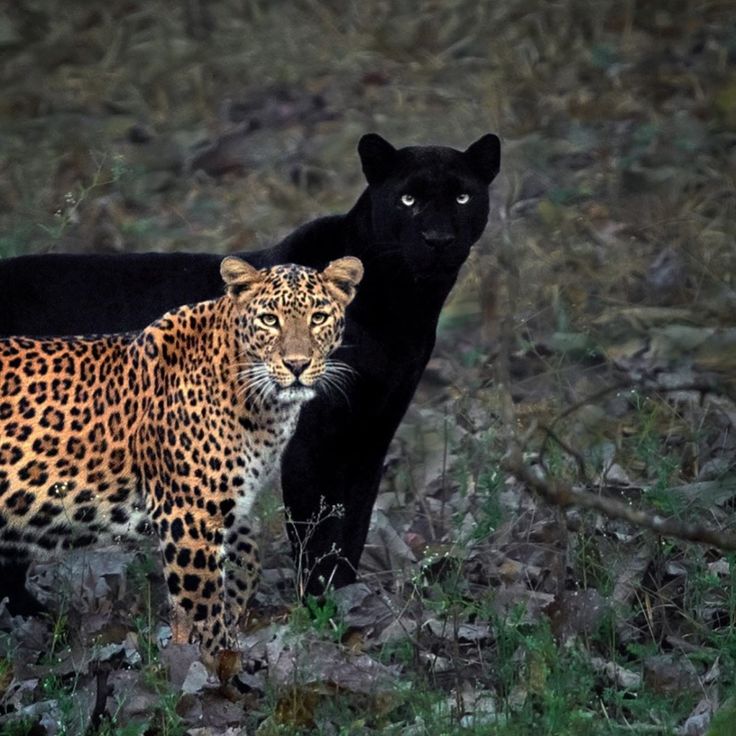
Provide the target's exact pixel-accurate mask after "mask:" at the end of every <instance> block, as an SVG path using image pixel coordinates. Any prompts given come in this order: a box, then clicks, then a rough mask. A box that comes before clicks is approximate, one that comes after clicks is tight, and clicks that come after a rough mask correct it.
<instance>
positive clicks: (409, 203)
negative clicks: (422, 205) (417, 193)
mask: <svg viewBox="0 0 736 736" xmlns="http://www.w3.org/2000/svg"><path fill="white" fill-rule="evenodd" d="M415 202H416V199H414V197H412V196H411V194H402V195H401V204H403V205H404V206H405V207H413V206H414V203H415Z"/></svg>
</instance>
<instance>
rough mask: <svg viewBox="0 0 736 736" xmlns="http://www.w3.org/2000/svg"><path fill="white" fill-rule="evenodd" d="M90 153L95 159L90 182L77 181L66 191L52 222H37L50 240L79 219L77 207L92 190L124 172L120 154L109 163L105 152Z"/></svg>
mask: <svg viewBox="0 0 736 736" xmlns="http://www.w3.org/2000/svg"><path fill="white" fill-rule="evenodd" d="M91 155H92V158H93V159H94V161H95V171H94V173H93V174H92V179H91V180H90V182H89V183H88V184H82V183H78V184H77V185H76V187H75V188H74V189H73V190H71V191H68V192H66V194H65V195H64V203H63V204H62V205H61V206H60V207H59V208H58V209H57V210H56V211H55V212H54V218H55V220H54V222H53V224H51V225H44V224H39V227H40V228H41V230H43V231H44V232H45V233H46V234H47V235H48V236H49V237H51V238H52V240H58V239H59V238H60V237H61V236H62V235H63V234H64V233H65V232H66V230H67V229H68V228H69V226H70V225H73V224H75V223H76V222H77V221H78V220H79V209H80V207H81V206H82V204H83V203H84V202H85V201H86V200H87V199H88V198H89V197H90V195H91V194H92V193H93V192H95V191H96V190H99V189H102V188H104V187H107V186H109V185H110V184H114V183H115V182H117V181H118V180H119V179H120V178H121V177H122V176H123V175H124V173H125V172H126V167H125V162H124V160H123V157H122V156H121V155H120V154H116V155H115V156H113V157H112V159H111V161H110V164H109V165H107V164H108V160H107V156H106V155H105V154H102V155H99V154H96V153H94V152H92V154H91Z"/></svg>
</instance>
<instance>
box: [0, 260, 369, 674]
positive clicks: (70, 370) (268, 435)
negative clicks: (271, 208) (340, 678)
mask: <svg viewBox="0 0 736 736" xmlns="http://www.w3.org/2000/svg"><path fill="white" fill-rule="evenodd" d="M220 273H221V278H222V281H223V283H224V294H222V295H221V296H220V297H218V298H217V299H212V300H207V301H203V302H198V303H195V304H191V305H187V306H182V307H178V308H175V309H173V310H171V311H169V312H167V313H166V314H165V315H164V316H163V317H161V318H159V319H158V320H156V321H154V322H153V323H152V324H150V325H149V326H148V327H146V328H145V329H143V330H142V331H140V332H138V333H125V334H109V335H97V336H75V337H61V338H29V337H11V338H4V339H2V340H0V555H1V556H4V557H7V558H10V559H14V560H18V559H34V560H35V559H42V558H46V557H50V556H55V555H58V554H60V553H63V552H64V551H65V550H70V549H77V548H85V547H90V546H99V545H109V544H114V543H119V542H121V541H128V542H136V541H138V540H140V539H142V538H144V537H146V536H148V535H152V536H154V538H157V539H158V545H159V548H160V551H161V555H162V560H163V570H164V577H165V580H166V586H167V590H168V597H169V602H170V608H171V619H172V631H173V634H174V640H175V641H177V642H179V643H184V642H189V641H198V642H199V645H200V651H201V654H202V659H203V661H204V662H205V663H206V664H207V665H208V666H209V667H210V668H211V669H214V670H215V671H218V667H219V666H220V663H222V661H223V657H230V660H231V661H232V659H233V656H232V655H233V653H234V652H236V646H237V632H236V626H237V623H238V621H239V620H241V618H242V616H243V614H244V613H245V611H246V608H247V605H248V601H249V599H250V598H251V597H252V595H253V593H254V591H255V589H256V585H257V581H258V578H259V574H260V562H259V553H258V545H257V542H256V540H255V538H254V534H253V531H252V523H251V516H252V508H253V504H254V502H255V500H256V498H257V496H258V494H259V493H260V491H261V490H262V489H263V488H264V487H265V486H266V485H268V483H269V481H270V479H271V478H272V476H273V473H274V472H275V470H276V469H277V468H278V465H279V460H280V457H281V454H282V452H283V449H284V447H285V445H286V443H287V442H288V440H289V439H290V437H291V436H292V435H293V433H294V430H295V428H296V425H297V420H298V417H299V413H300V411H301V409H302V407H303V406H304V405H305V404H306V403H307V402H308V401H310V400H311V399H313V398H314V397H315V395H316V394H317V393H318V392H319V391H320V390H321V388H322V387H323V386H329V385H330V380H331V377H333V378H334V376H335V375H339V373H340V370H341V368H340V365H339V364H338V363H337V362H336V361H334V360H333V359H331V358H330V357H329V356H330V355H331V354H332V353H333V352H334V351H335V350H336V348H337V347H338V345H339V344H340V341H341V338H342V334H343V331H344V325H345V310H346V308H347V306H348V304H349V303H350V302H351V301H352V299H353V297H354V296H355V293H356V287H357V285H358V283H359V282H360V279H361V278H362V274H363V267H362V264H361V262H360V260H359V259H357V258H354V257H345V258H341V259H337V260H335V261H333V262H331V263H330V264H328V265H327V266H326V268H324V270H322V271H317V270H315V269H312V268H309V267H304V266H298V265H294V264H287V265H278V266H273V267H270V268H265V269H260V270H259V269H256V268H255V267H253V266H252V265H250V264H248V263H247V262H246V261H243V260H242V259H240V258H238V257H235V256H228V257H227V258H225V259H224V260H222V261H221V266H220ZM232 668H233V665H231V669H232Z"/></svg>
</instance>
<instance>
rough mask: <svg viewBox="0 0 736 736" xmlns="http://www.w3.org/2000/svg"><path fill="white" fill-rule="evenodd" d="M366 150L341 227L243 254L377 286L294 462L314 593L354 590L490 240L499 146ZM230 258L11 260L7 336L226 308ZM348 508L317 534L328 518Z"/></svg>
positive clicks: (1, 306) (303, 562)
mask: <svg viewBox="0 0 736 736" xmlns="http://www.w3.org/2000/svg"><path fill="white" fill-rule="evenodd" d="M358 153H359V155H360V160H361V164H362V168H363V173H364V174H365V177H366V180H367V182H368V186H367V188H366V189H365V190H364V191H363V193H362V194H361V195H360V197H359V199H358V201H357V202H356V204H355V205H354V206H353V208H352V209H351V210H350V211H349V212H347V213H346V214H344V215H332V216H328V217H322V218H319V219H317V220H314V221H312V222H309V223H307V224H305V225H303V226H301V227H300V228H298V229H297V230H296V231H295V232H293V233H292V234H291V235H289V236H288V237H287V238H285V239H284V240H283V241H282V242H281V243H279V244H278V245H276V246H274V247H272V248H268V249H265V250H261V251H256V252H251V253H240V254H238V255H239V256H241V257H243V258H245V259H246V260H248V261H249V262H250V263H252V264H253V265H254V266H256V267H258V268H262V267H265V266H269V265H273V264H277V263H286V262H293V263H298V264H301V265H306V266H312V267H314V268H318V269H323V268H324V267H325V266H326V265H327V264H328V263H329V262H330V261H333V260H335V259H337V258H340V257H342V256H346V255H352V256H356V257H358V258H360V259H361V260H362V262H363V264H364V266H365V276H364V279H363V283H362V284H361V289H360V291H359V293H358V296H357V298H356V299H355V301H354V302H353V304H352V305H351V306H350V309H349V310H348V319H347V326H346V332H345V338H344V344H343V347H342V348H341V349H340V351H339V352H338V354H337V355H336V357H337V358H338V359H340V360H342V361H344V362H345V363H347V364H348V365H349V366H350V368H351V373H350V375H349V376H348V377H347V379H348V380H347V381H346V383H345V387H344V388H345V395H344V396H339V395H337V396H335V395H333V396H319V397H317V398H316V399H314V400H313V401H311V402H310V403H309V404H308V405H307V407H306V408H305V409H304V410H303V412H302V415H301V419H300V421H299V425H298V428H297V432H296V435H295V437H294V439H293V441H292V442H291V443H290V445H289V447H288V448H287V450H286V452H285V454H284V458H283V463H282V479H281V480H282V488H283V494H284V503H285V505H286V507H287V515H288V517H289V519H290V520H291V521H292V522H293V523H292V524H289V529H290V536H291V541H292V545H293V549H294V554H295V556H296V558H297V561H298V563H299V569H300V570H302V571H306V574H307V577H306V587H305V591H306V592H308V593H314V594H320V593H321V592H323V591H324V588H325V586H326V585H328V584H331V585H334V586H336V587H340V586H342V585H346V584H348V583H350V582H352V581H354V579H355V575H356V569H357V566H358V562H359V560H360V556H361V553H362V551H363V546H364V544H365V539H366V534H367V531H368V525H369V522H370V515H371V510H372V507H373V503H374V501H375V498H376V494H377V491H378V484H379V480H380V477H381V470H382V466H383V461H384V457H385V454H386V451H387V449H388V446H389V443H390V441H391V438H392V437H393V435H394V432H395V431H396V428H397V427H398V425H399V422H400V421H401V418H402V417H403V415H404V413H405V411H406V409H407V407H408V405H409V402H410V401H411V398H412V396H413V394H414V391H415V389H416V387H417V384H418V382H419V379H420V377H421V375H422V372H423V370H424V368H425V366H426V364H427V361H428V360H429V357H430V354H431V352H432V349H433V347H434V343H435V331H436V327H437V320H438V318H439V314H440V310H441V309H442V305H443V303H444V301H445V299H446V298H447V295H448V294H449V292H450V289H451V288H452V286H453V284H454V283H455V280H456V278H457V275H458V271H459V269H460V267H461V266H462V264H463V262H464V261H465V259H466V258H467V256H468V253H469V252H470V248H471V246H472V245H473V244H474V243H475V242H476V241H477V240H478V238H479V237H480V235H481V233H482V232H483V229H484V228H485V225H486V222H487V219H488V211H489V202H488V186H489V184H490V183H491V182H492V181H493V179H494V178H495V176H496V175H497V173H498V171H499V167H500V142H499V139H498V138H497V137H496V136H495V135H492V134H487V135H484V136H482V137H481V138H480V139H479V140H477V141H476V142H475V143H473V144H472V145H471V146H470V147H469V148H467V149H466V150H465V151H458V150H455V149H453V148H448V147H442V146H410V147H406V148H399V149H396V148H394V147H393V146H392V145H391V144H390V143H389V142H388V141H386V140H385V139H383V138H382V137H381V136H379V135H376V134H374V133H371V134H368V135H365V136H363V137H362V138H361V140H360V142H359V144H358ZM221 259H222V256H221V255H220V254H217V255H215V254H212V255H210V254H192V253H168V254H160V253H146V254H127V255H68V254H46V255H32V256H21V257H18V258H12V259H7V260H5V261H0V336H7V335H34V336H39V335H64V334H82V333H84V334H92V333H102V332H122V331H130V330H137V329H141V328H142V327H144V326H145V325H147V324H148V323H149V322H151V321H152V320H153V319H155V318H156V316H157V315H159V314H162V313H164V312H166V311H167V310H168V309H170V308H172V307H174V306H176V305H179V304H184V303H187V302H198V301H202V300H204V299H208V298H212V297H215V296H218V295H219V293H220V291H221V278H220V274H219V264H220V261H221ZM336 505H337V506H340V507H342V514H341V515H339V514H336V513H332V514H324V513H323V514H322V516H325V515H326V516H327V517H328V518H325V519H324V520H323V521H322V522H321V523H320V524H319V526H318V528H317V531H316V533H313V532H312V533H310V530H309V522H310V520H314V519H316V518H317V517H318V516H320V509H323V510H324V509H329V508H331V507H333V506H336ZM0 574H2V575H3V576H4V577H3V580H4V582H3V588H2V593H0V595H3V594H5V595H9V596H10V598H11V606H10V608H11V610H14V611H17V612H21V611H24V610H32V609H33V601H32V599H31V598H30V596H29V595H28V594H27V593H26V592H25V588H24V580H25V569H21V568H20V567H14V568H12V569H6V570H2V571H0Z"/></svg>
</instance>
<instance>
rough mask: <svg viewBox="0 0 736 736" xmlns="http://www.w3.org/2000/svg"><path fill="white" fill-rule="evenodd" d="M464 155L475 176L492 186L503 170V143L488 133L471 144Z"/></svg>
mask: <svg viewBox="0 0 736 736" xmlns="http://www.w3.org/2000/svg"><path fill="white" fill-rule="evenodd" d="M463 155H464V156H465V159H466V161H467V162H468V166H470V168H471V169H472V170H473V171H474V172H475V174H476V175H477V176H479V177H480V178H481V180H482V181H484V182H485V183H486V184H490V183H491V182H492V181H493V180H494V179H495V178H496V174H498V172H499V170H500V168H501V141H500V140H499V139H498V136H497V135H493V133H486V134H485V135H484V136H481V137H480V138H478V140H477V141H476V142H475V143H471V144H470V145H469V146H468V147H467V148H466V149H465V152H464V153H463Z"/></svg>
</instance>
